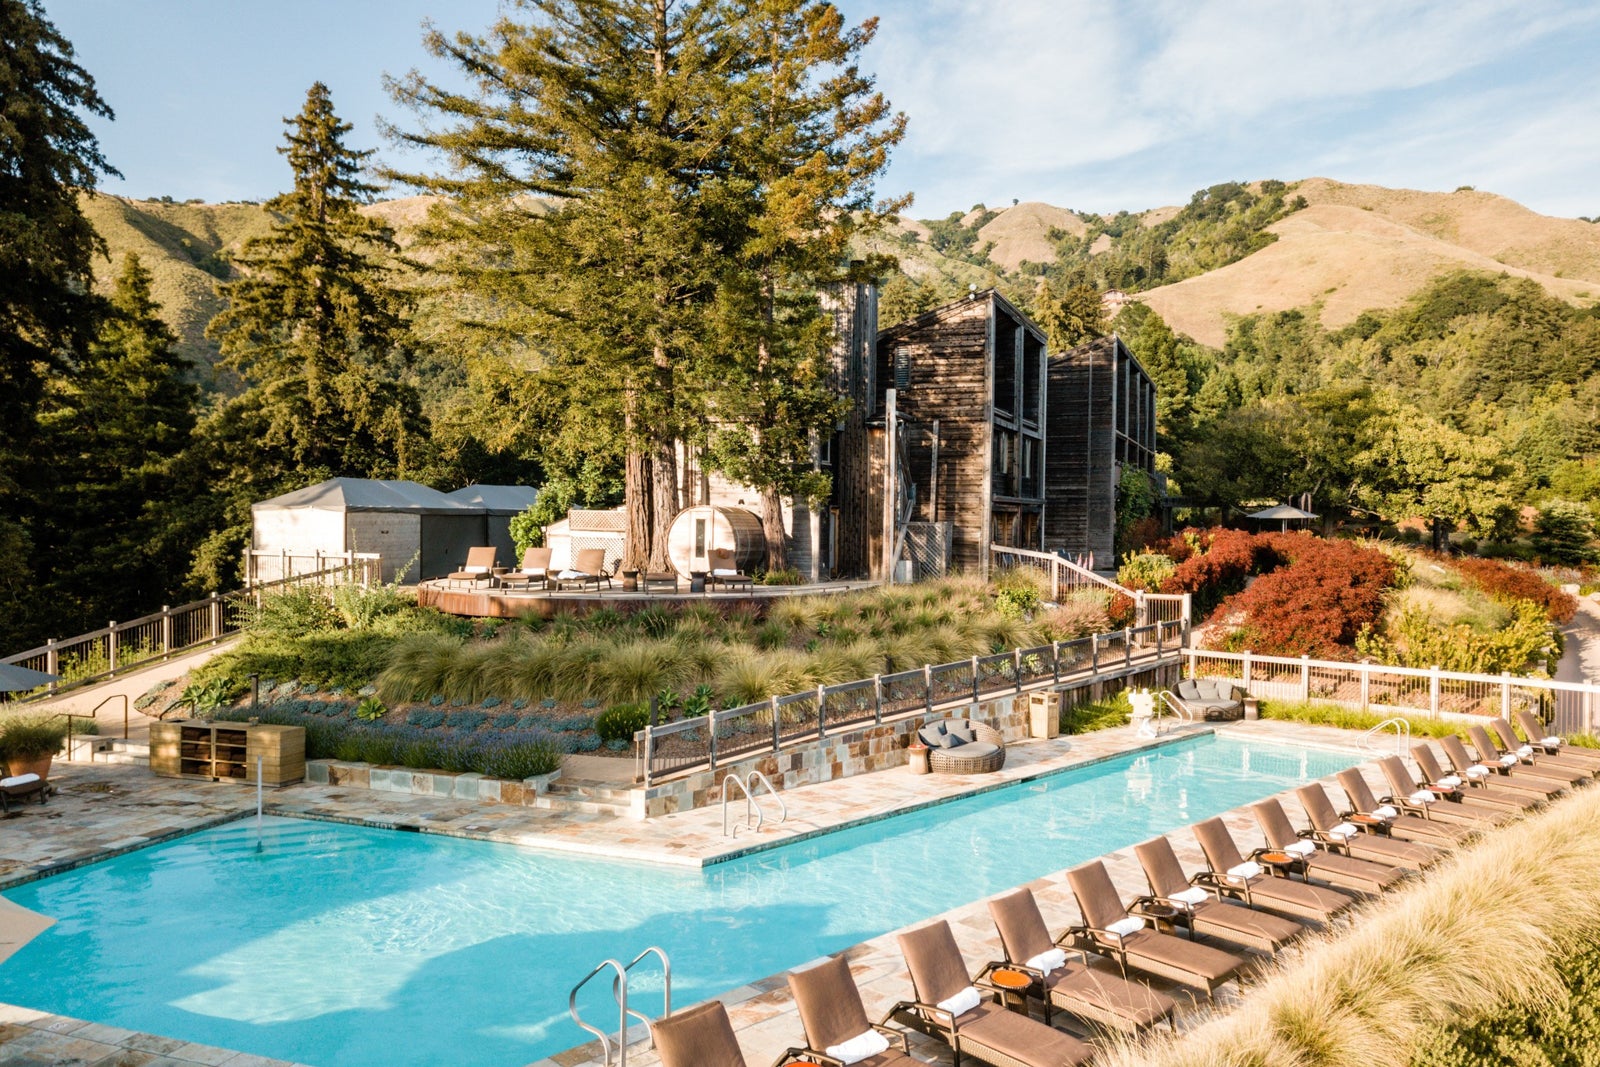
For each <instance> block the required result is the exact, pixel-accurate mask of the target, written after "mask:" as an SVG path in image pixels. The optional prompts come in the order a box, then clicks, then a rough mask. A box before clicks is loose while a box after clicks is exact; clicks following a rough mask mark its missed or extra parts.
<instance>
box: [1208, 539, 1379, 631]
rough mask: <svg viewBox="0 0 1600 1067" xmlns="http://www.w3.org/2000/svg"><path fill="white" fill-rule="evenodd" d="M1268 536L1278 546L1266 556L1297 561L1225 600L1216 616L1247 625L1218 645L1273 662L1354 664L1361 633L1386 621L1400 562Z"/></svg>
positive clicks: (1344, 546) (1338, 544)
mask: <svg viewBox="0 0 1600 1067" xmlns="http://www.w3.org/2000/svg"><path fill="white" fill-rule="evenodd" d="M1263 536H1264V537H1266V538H1270V539H1273V541H1272V543H1271V544H1270V545H1269V546H1268V548H1267V551H1270V552H1277V553H1281V554H1282V555H1283V556H1285V557H1291V558H1290V562H1289V563H1288V565H1287V566H1283V567H1279V568H1278V569H1277V570H1274V571H1272V572H1271V573H1268V574H1264V575H1262V576H1261V577H1259V578H1257V579H1256V580H1255V581H1254V582H1252V583H1251V584H1250V587H1249V588H1248V589H1246V590H1245V591H1244V592H1242V593H1236V594H1234V595H1233V596H1231V597H1229V598H1228V599H1227V600H1225V601H1223V603H1222V606H1221V607H1220V608H1219V609H1218V612H1217V615H1218V617H1222V618H1231V617H1233V616H1235V615H1242V616H1243V620H1242V622H1241V623H1240V624H1239V625H1238V626H1237V627H1236V628H1234V629H1232V630H1231V631H1229V632H1228V633H1226V634H1223V635H1220V636H1219V637H1218V638H1216V639H1215V640H1216V643H1218V644H1220V645H1222V646H1224V647H1227V648H1232V649H1242V648H1248V649H1252V650H1253V651H1256V652H1261V653H1263V654H1266V655H1274V656H1317V657H1319V658H1323V659H1346V658H1350V657H1351V656H1352V655H1353V652H1352V648H1351V646H1352V645H1353V643H1354V642H1355V638H1356V634H1358V633H1360V632H1361V628H1362V627H1363V626H1370V625H1375V624H1376V623H1377V622H1378V620H1379V619H1380V618H1381V617H1382V615H1383V607H1384V602H1383V594H1384V592H1385V590H1387V589H1388V588H1389V586H1390V585H1391V584H1393V582H1394V577H1395V565H1394V561H1393V560H1391V559H1390V558H1389V557H1388V556H1387V555H1386V554H1384V553H1383V552H1381V551H1379V550H1377V549H1370V548H1362V547H1360V546H1359V545H1356V544H1353V543H1351V542H1349V541H1324V540H1322V539H1321V538H1314V537H1303V536H1299V535H1290V537H1289V538H1288V539H1285V537H1284V535H1282V534H1267V535H1263Z"/></svg>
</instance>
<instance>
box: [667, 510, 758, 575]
mask: <svg viewBox="0 0 1600 1067" xmlns="http://www.w3.org/2000/svg"><path fill="white" fill-rule="evenodd" d="M716 548H726V549H732V550H733V558H734V560H735V561H737V562H738V564H739V569H740V570H741V571H743V572H744V573H745V574H749V573H750V570H751V568H752V567H757V566H760V565H761V564H762V563H764V562H766V558H767V539H766V536H765V535H764V534H762V532H761V519H760V517H759V516H757V515H756V514H755V512H753V511H746V510H745V509H744V508H725V507H718V506H716V505H713V504H700V505H697V506H695V507H692V508H685V509H683V510H682V511H680V512H679V513H678V517H677V518H675V519H673V520H672V529H671V530H669V531H668V532H667V552H668V554H669V555H670V556H671V557H672V566H673V568H674V569H675V570H676V571H677V572H678V573H679V574H681V575H683V576H684V577H685V578H687V577H688V576H689V572H691V571H709V570H710V569H711V563H710V561H709V560H708V558H707V557H708V555H709V554H710V552H711V550H712V549H716Z"/></svg>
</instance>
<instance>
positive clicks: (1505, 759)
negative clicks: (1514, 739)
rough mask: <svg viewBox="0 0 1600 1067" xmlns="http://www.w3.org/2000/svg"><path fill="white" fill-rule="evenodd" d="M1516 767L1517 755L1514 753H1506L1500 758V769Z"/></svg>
mask: <svg viewBox="0 0 1600 1067" xmlns="http://www.w3.org/2000/svg"><path fill="white" fill-rule="evenodd" d="M1516 765H1517V754H1516V753H1515V752H1507V753H1506V754H1505V755H1504V756H1501V757H1500V766H1502V767H1515V766H1516Z"/></svg>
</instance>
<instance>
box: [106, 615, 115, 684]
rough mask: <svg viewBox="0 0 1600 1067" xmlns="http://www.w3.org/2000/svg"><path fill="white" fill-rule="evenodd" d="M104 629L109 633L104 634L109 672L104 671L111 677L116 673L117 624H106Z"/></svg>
mask: <svg viewBox="0 0 1600 1067" xmlns="http://www.w3.org/2000/svg"><path fill="white" fill-rule="evenodd" d="M106 629H107V630H108V631H109V632H108V633H107V634H106V659H107V661H108V662H109V664H110V668H109V670H107V671H106V673H107V674H108V675H112V674H116V673H117V624H116V622H115V621H112V622H109V623H107V624H106Z"/></svg>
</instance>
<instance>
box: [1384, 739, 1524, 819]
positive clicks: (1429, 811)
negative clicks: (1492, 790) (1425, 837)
mask: <svg viewBox="0 0 1600 1067" xmlns="http://www.w3.org/2000/svg"><path fill="white" fill-rule="evenodd" d="M1378 769H1379V770H1380V771H1382V772H1383V777H1384V779H1385V780H1386V781H1387V782H1388V783H1389V795H1388V796H1383V797H1379V798H1378V802H1379V803H1381V804H1389V805H1391V806H1393V807H1396V808H1399V809H1400V810H1401V811H1403V812H1406V813H1408V814H1411V815H1416V816H1418V817H1420V818H1423V819H1433V820H1435V821H1439V822H1453V823H1459V824H1461V825H1463V826H1476V827H1479V828H1480V829H1481V828H1486V827H1491V826H1499V825H1501V824H1502V823H1504V822H1507V821H1508V820H1510V819H1514V818H1516V812H1512V811H1505V810H1503V809H1491V808H1481V807H1468V806H1466V805H1464V804H1460V803H1457V801H1458V800H1459V799H1460V797H1461V792H1462V787H1461V785H1459V784H1456V785H1450V784H1448V783H1445V782H1418V781H1417V780H1416V779H1415V778H1413V777H1412V776H1411V772H1410V771H1408V770H1406V765H1405V763H1404V762H1403V761H1402V760H1401V759H1400V757H1399V756H1385V757H1383V758H1382V759H1380V760H1378ZM1445 777H1447V778H1454V777H1456V776H1455V775H1445Z"/></svg>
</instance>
